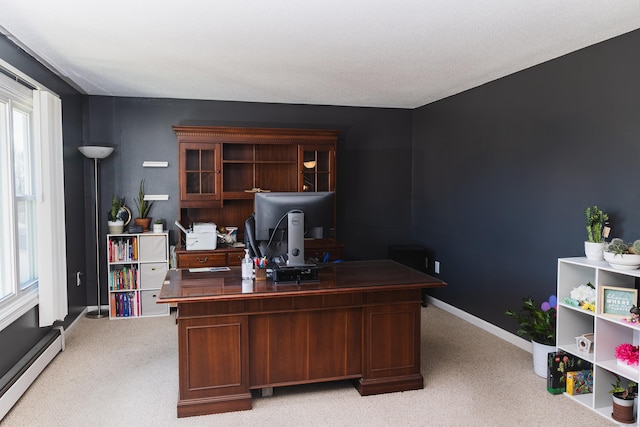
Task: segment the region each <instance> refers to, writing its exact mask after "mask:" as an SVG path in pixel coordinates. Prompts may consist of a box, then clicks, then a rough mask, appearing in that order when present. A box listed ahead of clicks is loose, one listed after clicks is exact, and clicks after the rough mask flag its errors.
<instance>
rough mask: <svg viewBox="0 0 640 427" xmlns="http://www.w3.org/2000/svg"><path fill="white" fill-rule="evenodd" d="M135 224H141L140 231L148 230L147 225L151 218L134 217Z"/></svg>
mask: <svg viewBox="0 0 640 427" xmlns="http://www.w3.org/2000/svg"><path fill="white" fill-rule="evenodd" d="M133 222H134V223H135V225H141V226H142V231H149V225H150V224H151V218H149V217H147V218H134V219H133Z"/></svg>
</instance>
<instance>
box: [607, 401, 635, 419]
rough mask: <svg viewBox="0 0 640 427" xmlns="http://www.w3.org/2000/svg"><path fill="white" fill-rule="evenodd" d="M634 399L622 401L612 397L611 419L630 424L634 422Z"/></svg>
mask: <svg viewBox="0 0 640 427" xmlns="http://www.w3.org/2000/svg"><path fill="white" fill-rule="evenodd" d="M634 400H635V399H622V398H620V397H618V396H616V395H615V394H614V395H613V412H612V413H611V418H613V419H614V420H616V421H618V422H621V423H627V424H630V423H632V422H634V421H635V419H634V417H633V404H634Z"/></svg>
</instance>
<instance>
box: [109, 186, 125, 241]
mask: <svg viewBox="0 0 640 427" xmlns="http://www.w3.org/2000/svg"><path fill="white" fill-rule="evenodd" d="M123 207H124V198H120V197H119V196H115V195H111V209H109V210H108V211H107V226H108V227H109V234H121V233H122V232H123V230H124V218H123V216H122V215H123Z"/></svg>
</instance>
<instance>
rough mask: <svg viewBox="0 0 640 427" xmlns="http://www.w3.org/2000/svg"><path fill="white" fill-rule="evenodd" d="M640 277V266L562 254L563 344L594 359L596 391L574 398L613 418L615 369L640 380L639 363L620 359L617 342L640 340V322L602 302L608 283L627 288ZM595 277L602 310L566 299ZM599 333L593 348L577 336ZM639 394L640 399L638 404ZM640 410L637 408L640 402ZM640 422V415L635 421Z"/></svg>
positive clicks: (561, 346)
mask: <svg viewBox="0 0 640 427" xmlns="http://www.w3.org/2000/svg"><path fill="white" fill-rule="evenodd" d="M637 278H640V270H625V271H623V270H616V269H614V268H612V267H611V266H610V265H609V263H607V262H606V261H592V260H588V259H587V258H583V257H579V258H560V259H559V260H558V283H557V287H558V288H557V297H558V315H557V316H558V317H557V325H556V328H557V330H556V332H557V333H556V336H557V343H558V349H559V350H563V351H565V352H567V353H570V354H573V355H575V356H577V357H580V358H581V359H583V360H587V361H589V362H591V363H592V364H593V393H589V394H581V395H575V396H572V395H569V394H567V393H565V396H568V397H569V398H571V399H574V400H576V401H577V402H580V403H581V404H583V405H585V406H587V407H588V408H590V409H592V410H593V411H595V412H597V413H598V414H600V415H602V416H603V417H605V418H607V419H608V420H610V421H612V422H614V423H615V422H616V421H615V420H613V418H611V412H612V410H613V409H612V398H611V394H610V393H609V390H611V384H612V383H615V382H616V377H615V375H616V374H617V375H619V376H620V378H621V379H622V380H623V383H624V382H626V381H635V382H636V383H640V373H639V370H638V368H637V367H635V368H634V367H627V366H620V365H618V363H617V361H616V357H615V348H616V346H618V345H619V344H623V343H632V344H634V345H638V343H639V342H640V325H638V326H636V324H631V323H627V322H625V321H623V320H622V319H621V318H616V317H612V316H608V315H604V314H600V310H601V307H602V301H601V290H602V286H616V287H621V288H629V289H635V288H636V279H637ZM587 283H591V284H592V285H594V286H595V288H596V311H595V312H592V311H589V310H584V309H582V308H581V307H573V306H572V305H570V304H566V303H565V302H564V299H565V297H570V294H571V291H572V290H573V289H574V288H576V287H578V286H580V285H585V284H587ZM588 333H593V334H594V336H593V345H592V349H591V352H589V353H585V352H583V351H579V350H578V345H577V343H576V337H578V336H580V335H582V334H588ZM637 400H638V399H636V405H637ZM636 413H637V408H636ZM624 425H635V426H640V423H639V422H638V417H637V416H636V421H635V423H633V424H624Z"/></svg>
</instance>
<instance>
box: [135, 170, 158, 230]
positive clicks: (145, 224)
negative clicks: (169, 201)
mask: <svg viewBox="0 0 640 427" xmlns="http://www.w3.org/2000/svg"><path fill="white" fill-rule="evenodd" d="M135 202H136V207H137V208H138V217H137V218H134V220H133V221H134V223H135V224H136V225H140V226H142V231H149V225H150V224H151V218H149V211H150V210H151V207H152V206H153V202H151V201H149V200H145V199H144V179H143V180H141V181H140V188H139V190H138V197H137V198H136V199H135Z"/></svg>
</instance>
